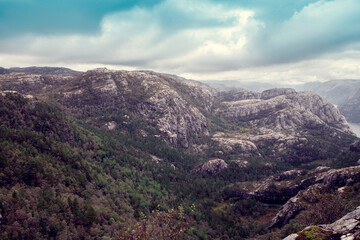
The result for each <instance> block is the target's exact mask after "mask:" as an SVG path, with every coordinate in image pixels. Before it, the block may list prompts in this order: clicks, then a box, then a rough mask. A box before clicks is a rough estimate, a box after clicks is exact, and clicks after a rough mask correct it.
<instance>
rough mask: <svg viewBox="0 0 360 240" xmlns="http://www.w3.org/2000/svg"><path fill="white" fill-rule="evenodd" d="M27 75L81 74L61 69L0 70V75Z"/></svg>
mask: <svg viewBox="0 0 360 240" xmlns="http://www.w3.org/2000/svg"><path fill="white" fill-rule="evenodd" d="M13 72H15V73H29V74H42V75H74V76H77V75H80V74H81V72H79V71H74V70H71V69H69V68H63V67H23V68H20V67H14V68H9V69H5V68H0V74H6V73H13Z"/></svg>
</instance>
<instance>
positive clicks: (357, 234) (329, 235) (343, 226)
mask: <svg viewBox="0 0 360 240" xmlns="http://www.w3.org/2000/svg"><path fill="white" fill-rule="evenodd" d="M310 236H311V237H312V238H310ZM309 238H310V239H341V240H356V239H360V206H359V207H357V209H356V210H354V211H352V212H350V213H348V214H346V215H345V216H343V217H342V218H340V219H339V220H337V221H335V222H333V223H331V224H325V225H320V226H311V227H307V228H305V229H304V230H302V231H301V232H298V233H294V234H291V235H289V236H288V237H286V238H284V240H301V239H309Z"/></svg>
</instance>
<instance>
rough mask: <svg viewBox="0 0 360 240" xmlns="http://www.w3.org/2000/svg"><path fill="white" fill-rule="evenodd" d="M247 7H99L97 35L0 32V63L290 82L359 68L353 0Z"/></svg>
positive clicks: (170, 3)
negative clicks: (278, 12) (278, 9)
mask: <svg viewBox="0 0 360 240" xmlns="http://www.w3.org/2000/svg"><path fill="white" fill-rule="evenodd" d="M284 1H285V0H284ZM286 1H288V0H286ZM254 11H255V10H249V9H239V8H229V7H226V6H225V5H221V4H220V3H211V2H210V1H207V0H202V1H192V0H184V1H178V0H167V1H164V2H162V3H161V4H159V5H156V6H154V7H151V8H144V7H135V8H132V9H130V10H127V11H121V12H114V13H112V14H110V15H107V16H105V17H104V18H103V19H102V22H101V31H100V32H99V33H98V34H97V35H91V36H90V35H89V36H85V35H80V34H78V35H51V36H49V35H43V36H38V35H31V34H28V35H23V36H17V37H9V38H4V39H0V66H5V67H9V66H25V65H26V66H29V65H56V66H59V65H60V66H61V65H63V66H68V67H73V68H76V69H81V70H84V68H86V67H89V68H92V67H94V66H105V65H108V66H109V67H111V68H117V69H118V68H120V67H121V68H127V69H135V68H139V69H152V70H155V71H161V72H168V73H174V74H179V75H182V76H186V77H190V78H194V79H246V80H258V81H261V80H263V81H274V80H279V81H283V80H285V79H286V80H287V81H292V82H299V81H313V80H327V79H331V78H358V77H356V76H360V72H359V67H358V66H359V63H360V59H359V57H358V56H359V55H358V54H359V51H358V50H359V48H356V47H355V46H356V45H354V44H353V43H356V42H359V38H360V19H359V16H360V14H359V13H360V2H359V1H358V0H333V1H325V0H320V1H318V2H315V3H313V4H309V5H307V6H306V7H304V8H303V9H301V10H299V11H298V12H295V13H294V14H293V16H292V17H291V18H289V19H287V20H286V21H285V22H277V23H276V24H271V25H267V22H264V21H262V20H261V19H257V18H256V16H258V15H257V14H256V12H254ZM357 20H359V21H357ZM357 47H358V46H357ZM356 49H357V50H356ZM329 52H330V53H331V54H329ZM341 76H343V77H341Z"/></svg>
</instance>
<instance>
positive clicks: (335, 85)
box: [299, 79, 360, 106]
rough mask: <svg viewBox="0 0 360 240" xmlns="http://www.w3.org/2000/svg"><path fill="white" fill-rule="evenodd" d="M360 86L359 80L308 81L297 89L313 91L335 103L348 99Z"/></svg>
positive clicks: (340, 103)
mask: <svg viewBox="0 0 360 240" xmlns="http://www.w3.org/2000/svg"><path fill="white" fill-rule="evenodd" d="M358 88H360V80H346V79H345V80H331V81H327V82H310V83H305V84H304V85H302V86H300V87H299V90H306V91H313V92H315V93H317V94H319V95H320V96H322V97H324V98H326V99H327V100H328V101H329V102H331V103H333V104H335V105H338V106H340V105H342V104H344V103H345V102H347V101H348V98H349V97H350V96H351V95H354V91H356V89H358Z"/></svg>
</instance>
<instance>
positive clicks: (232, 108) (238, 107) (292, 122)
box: [216, 89, 350, 133]
mask: <svg viewBox="0 0 360 240" xmlns="http://www.w3.org/2000/svg"><path fill="white" fill-rule="evenodd" d="M216 112H217V113H218V114H219V115H220V116H222V117H224V118H226V119H228V120H230V121H235V122H240V121H241V122H244V121H245V122H248V123H249V124H251V125H252V126H256V127H267V128H270V129H272V130H277V131H279V130H289V131H296V130H298V129H301V128H321V127H329V126H331V127H333V128H336V129H337V130H339V131H341V132H345V133H350V128H349V126H348V124H347V122H346V120H345V118H344V117H343V116H342V115H341V114H340V113H339V111H338V110H337V109H336V108H335V107H334V106H333V105H332V104H330V103H328V102H326V100H325V99H323V98H321V97H320V96H319V95H317V94H315V93H311V92H300V93H297V92H295V90H293V89H271V90H267V91H264V92H262V93H261V96H260V98H258V99H245V100H238V101H230V102H229V101H228V102H223V103H222V104H221V105H220V107H219V108H218V109H217V110H216Z"/></svg>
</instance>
